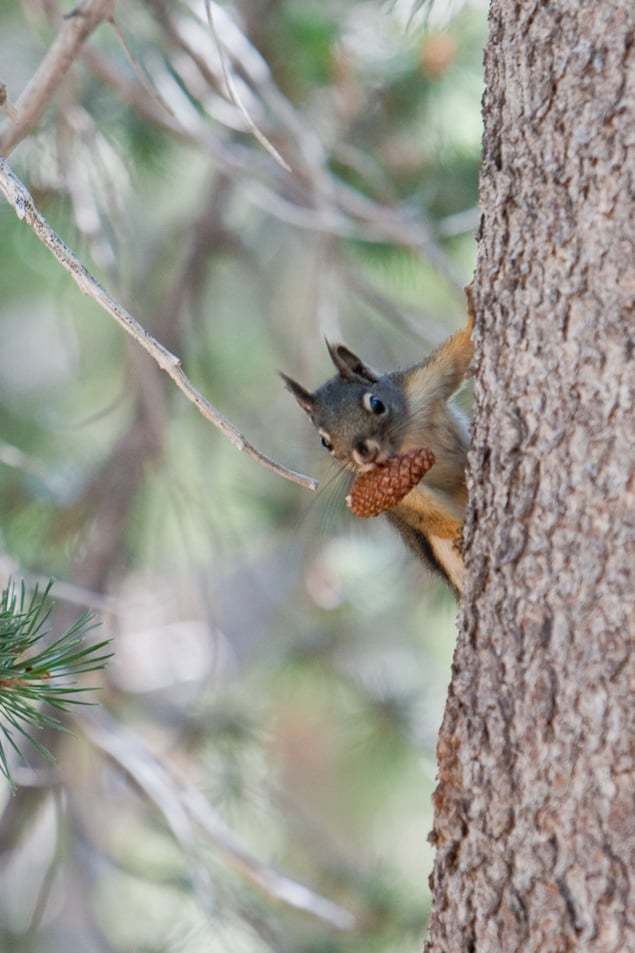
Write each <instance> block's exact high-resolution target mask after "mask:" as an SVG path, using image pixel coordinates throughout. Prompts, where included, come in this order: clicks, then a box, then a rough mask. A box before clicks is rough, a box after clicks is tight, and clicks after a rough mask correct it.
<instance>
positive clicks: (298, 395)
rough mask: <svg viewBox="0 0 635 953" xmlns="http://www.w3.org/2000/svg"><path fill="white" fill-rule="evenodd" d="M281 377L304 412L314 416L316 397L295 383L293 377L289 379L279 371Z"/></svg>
mask: <svg viewBox="0 0 635 953" xmlns="http://www.w3.org/2000/svg"><path fill="white" fill-rule="evenodd" d="M278 373H279V375H280V377H281V378H282V380H283V381H284V386H285V387H286V388H287V390H288V391H289V393H290V394H293V396H294V397H295V399H296V400H297V402H298V403H299V405H300V407H301V408H302V410H303V411H304V412H305V413H307V414H312V413H313V411H314V410H315V397H314V396H313V394H311V393H310V392H309V391H308V390H305V388H304V387H303V386H302V384H298V382H297V381H294V380H293V378H292V377H287V375H286V374H283V373H282V371H278Z"/></svg>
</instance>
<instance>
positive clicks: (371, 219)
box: [0, 0, 486, 953]
mask: <svg viewBox="0 0 635 953" xmlns="http://www.w3.org/2000/svg"><path fill="white" fill-rule="evenodd" d="M69 9H70V4H62V3H58V2H57V0H23V2H22V3H20V2H16V0H4V2H3V4H2V8H1V11H0V80H2V81H3V82H4V83H6V85H7V88H8V91H9V95H10V97H11V98H12V99H13V100H14V101H15V100H16V99H17V97H18V95H19V93H20V91H21V90H22V88H23V86H24V84H25V83H26V82H27V81H28V79H29V78H30V77H31V75H32V74H33V72H34V69H35V67H36V66H37V63H38V62H39V60H40V59H41V57H42V55H43V52H44V50H45V49H46V48H47V47H48V46H49V45H50V43H51V42H52V40H53V38H54V36H55V35H56V33H57V31H58V30H59V26H60V22H61V19H60V18H61V14H62V13H64V12H68V10H69ZM211 9H212V14H213V20H212V26H211V28H210V24H209V23H208V20H207V17H206V11H205V6H204V4H203V3H197V2H196V0H183V2H172V0H146V2H141V0H139V2H134V3H127V4H119V5H118V7H117V10H116V18H115V22H114V24H111V25H109V24H103V25H102V26H101V27H100V28H99V29H98V30H97V32H96V34H95V35H94V37H93V38H92V39H91V40H90V41H89V43H88V45H87V47H86V48H85V50H84V52H83V54H82V55H81V56H80V57H78V60H77V62H76V63H75V64H74V67H73V69H72V72H71V74H70V78H69V80H68V81H67V82H66V83H65V85H64V87H63V89H62V91H61V92H60V94H59V95H58V96H57V98H56V100H55V103H54V104H53V105H52V106H50V107H49V109H48V110H47V112H46V114H45V118H44V120H43V121H42V122H41V123H40V125H39V127H38V130H37V133H36V134H35V135H32V136H31V137H30V138H29V139H28V140H26V141H25V142H23V143H22V144H21V145H20V146H19V147H18V149H17V150H16V152H15V153H14V154H13V156H12V160H11V161H12V165H13V168H14V169H15V171H16V173H17V174H18V175H20V176H21V178H23V180H24V181H25V182H26V183H27V185H28V187H29V188H30V189H31V191H32V194H33V196H34V198H35V200H36V202H37V203H38V205H39V207H40V209H41V211H42V212H43V214H44V215H45V216H46V217H47V218H48V219H49V221H50V222H51V223H52V224H53V225H54V227H55V228H56V229H57V230H58V232H59V233H60V234H61V235H62V236H63V237H64V239H65V240H66V242H67V243H68V244H69V245H70V246H71V247H72V248H73V249H74V250H75V251H76V252H77V253H78V254H79V255H80V256H81V257H82V259H83V261H84V262H85V263H86V264H87V266H88V267H89V268H90V269H91V270H92V271H93V272H94V273H96V274H97V275H98V277H99V279H100V281H102V283H103V284H104V285H105V286H106V287H107V288H108V289H109V290H110V292H111V293H112V294H113V295H114V297H115V298H116V299H117V300H119V301H121V302H122V303H123V304H124V305H125V306H126V307H127V308H129V310H130V311H131V312H132V313H133V314H134V315H135V317H137V319H138V320H139V321H140V322H141V323H142V324H143V325H144V326H145V327H147V328H148V329H149V330H150V331H151V333H152V334H154V335H155V336H156V337H157V338H158V339H159V340H160V341H161V342H162V343H163V344H165V345H166V346H167V347H168V348H169V349H170V350H172V351H173V352H174V353H176V354H178V355H179V356H180V357H181V358H182V359H183V363H184V368H185V370H186V373H187V374H188V375H189V376H190V377H191V379H192V380H193V382H194V383H195V385H196V386H197V387H198V388H200V390H201V391H202V392H203V393H204V394H205V395H206V396H207V397H208V399H209V400H211V401H212V403H214V404H215V405H216V406H217V407H218V408H220V410H221V411H222V412H223V413H224V414H225V415H226V416H227V417H228V418H229V419H230V420H231V421H232V422H233V424H234V425H235V426H236V427H237V428H238V429H239V430H240V431H241V433H243V434H244V435H245V436H246V437H247V438H248V439H249V440H250V441H252V442H253V443H254V444H255V445H256V446H257V447H258V448H259V449H260V450H262V451H263V452H265V453H267V454H268V455H270V456H272V457H273V458H274V459H275V460H277V461H279V462H280V463H283V464H285V465H288V466H292V467H294V468H297V469H298V470H300V471H302V472H304V473H307V474H310V475H312V476H314V477H316V478H318V479H319V480H320V490H319V492H318V493H317V494H312V493H310V492H309V491H307V490H305V489H303V488H301V487H299V486H295V485H293V484H292V483H290V482H286V481H285V480H283V479H281V478H280V477H277V476H275V475H274V474H272V473H270V472H268V471H267V470H265V469H263V468H261V467H259V466H258V465H257V464H256V463H255V462H254V461H253V460H251V459H249V458H248V457H247V456H245V455H244V454H241V453H239V452H238V451H237V450H236V449H235V448H234V447H232V446H231V445H230V443H229V442H228V441H227V440H226V439H225V438H224V437H223V436H222V435H221V434H220V433H219V432H218V431H217V430H215V429H214V427H212V425H211V424H210V423H209V422H207V421H206V420H204V419H203V417H201V416H200V415H199V414H198V412H197V411H196V409H195V407H194V406H193V405H192V404H191V403H189V402H188V401H186V400H185V398H184V397H183V395H182V394H181V393H180V392H179V391H178V390H177V389H176V387H175V386H174V384H173V383H172V382H171V381H170V380H169V379H168V378H167V376H166V375H165V374H163V373H162V372H161V371H159V370H158V368H157V367H156V366H155V365H154V364H153V363H152V362H151V361H150V360H149V359H148V358H147V357H146V356H145V355H144V354H143V353H142V352H141V351H140V349H139V347H138V345H136V344H135V343H134V342H133V341H132V340H130V339H128V338H127V337H126V335H125V334H124V332H123V331H122V330H121V328H120V327H119V326H117V325H116V324H115V323H114V322H113V321H112V319H111V318H110V317H108V316H107V315H106V314H105V313H104V312H102V311H100V310H99V309H98V308H97V306H96V305H95V304H94V303H93V302H92V301H90V300H89V299H87V298H85V297H83V296H82V295H81V294H80V293H79V291H78V289H77V288H76V286H75V285H74V284H73V282H72V281H71V280H70V278H69V277H68V276H67V275H66V274H65V273H64V272H63V271H62V270H61V268H60V267H59V266H58V265H57V263H56V262H55V261H54V260H53V258H52V257H51V255H50V254H49V252H48V251H47V250H46V249H45V248H43V246H41V245H40V244H39V242H38V241H37V239H36V238H35V237H34V235H33V234H32V232H31V231H30V229H29V228H27V227H26V226H25V225H24V224H22V223H20V222H19V221H18V220H17V218H16V217H15V214H14V212H13V210H12V209H10V208H9V206H8V205H6V204H4V203H1V204H0V235H1V237H2V256H1V257H0V408H1V411H0V507H1V513H2V519H1V521H0V577H1V581H2V583H3V584H4V583H5V582H6V580H7V579H8V578H9V577H13V578H14V579H17V580H20V579H25V580H26V582H27V584H29V585H32V584H33V583H35V582H36V581H37V580H42V579H44V580H46V579H48V578H49V577H52V578H54V579H55V580H56V583H55V587H54V596H55V599H56V611H55V625H56V626H60V627H61V626H63V625H67V624H68V623H69V622H70V621H72V620H73V619H74V618H75V617H76V616H77V614H78V613H79V612H80V611H82V610H83V609H85V608H89V609H91V610H93V612H94V613H95V615H96V616H97V618H98V620H99V622H100V629H99V631H98V633H97V634H96V635H95V637H99V638H103V637H110V638H111V639H112V648H113V651H114V657H113V659H112V660H111V661H110V663H109V664H108V666H107V668H106V670H105V672H103V673H100V674H99V675H96V674H93V675H91V676H86V680H85V684H87V685H88V684H90V685H99V688H100V690H99V692H98V693H97V694H96V695H95V696H94V698H95V700H96V701H98V705H96V706H95V707H92V708H90V709H83V710H80V711H79V712H75V714H74V715H73V716H68V717H67V719H66V726H67V727H68V728H69V729H70V731H69V732H68V733H61V732H54V733H51V734H50V735H48V736H47V737H46V738H43V740H44V741H45V742H46V744H47V746H48V747H49V748H50V749H51V750H52V752H53V753H54V755H55V761H54V762H53V763H48V762H47V761H46V760H44V759H43V758H42V757H41V756H40V755H39V754H38V753H37V752H36V751H33V750H28V749H25V751H24V754H25V761H24V762H22V763H21V762H19V761H18V760H17V759H14V760H13V761H12V769H13V773H14V779H15V782H16V787H15V790H14V791H13V792H12V791H11V789H10V787H9V785H8V784H7V783H5V781H4V780H0V811H1V813H0V951H2V953H5V951H6V953H14V951H19V953H27V951H28V953H58V951H60V953H61V951H64V953H92V951H98V953H101V951H106V953H110V951H116V953H160V951H161V953H163V951H165V953H198V951H205V953H215V951H219V953H220V951H226V950H227V951H231V953H242V951H244V953H260V951H276V953H287V951H288V953H344V951H347V953H348V951H350V953H355V951H360V953H361V951H364V953H369V951H376V953H380V951H382V953H383V951H390V953H402V951H403V953H405V951H413V950H417V949H419V948H420V946H421V943H422V937H423V932H424V928H425V920H426V915H427V910H428V886H427V878H428V874H429V871H430V868H431V858H432V848H431V847H429V845H428V844H427V840H426V838H427V834H428V831H429V830H430V826H431V800H430V798H431V793H432V791H433V788H434V774H435V757H434V744H435V734H436V731H437V728H438V725H439V722H440V718H441V715H442V707H443V702H444V695H445V690H446V686H447V682H448V679H449V668H450V660H451V653H452V648H453V640H454V619H455V613H456V605H455V602H454V599H453V597H452V596H451V595H450V593H449V592H448V591H447V590H446V589H445V588H444V587H443V586H442V585H441V584H440V583H437V582H434V581H432V580H431V579H430V578H428V577H427V576H426V575H425V573H424V571H423V569H422V568H421V567H420V566H419V565H418V564H417V563H416V562H414V561H413V560H412V559H411V558H410V557H409V556H408V554H407V553H406V552H405V550H404V549H403V547H402V544H401V542H400V540H399V538H398V537H397V536H396V535H393V534H392V533H391V531H390V529H389V527H388V526H386V525H384V524H383V522H382V521H381V520H371V521H368V522H365V521H361V520H360V521H355V520H354V519H353V517H351V516H350V514H348V513H347V511H346V508H345V504H344V495H345V484H343V483H342V481H341V479H340V478H338V476H337V473H334V471H333V470H332V469H330V458H329V456H328V454H326V452H325V451H324V450H323V449H322V448H321V447H320V444H319V438H318V437H317V435H316V434H315V433H314V432H313V431H312V429H311V426H310V424H309V423H308V421H307V420H306V419H305V418H304V416H303V415H302V413H301V412H300V410H299V409H298V408H297V406H296V405H295V403H294V401H293V400H292V398H291V397H290V396H289V395H288V394H287V393H286V392H285V391H284V390H283V388H282V386H281V382H280V380H279V378H278V377H277V373H276V372H277V370H278V369H282V370H284V371H286V372H287V373H289V374H290V375H291V376H293V377H295V378H296V379H298V380H300V381H301V382H302V383H303V384H304V385H305V386H307V387H309V388H314V387H315V386H317V385H319V384H320V383H322V381H323V380H324V379H325V378H326V377H327V376H330V374H331V373H332V369H331V367H330V365H329V361H328V357H327V354H326V350H325V347H324V343H323V338H324V335H327V336H328V337H330V338H335V339H340V340H343V341H345V342H346V343H347V344H348V345H349V346H350V347H351V348H352V349H353V350H355V351H356V352H358V353H359V354H361V355H362V356H363V357H364V359H366V360H368V362H369V363H371V364H372V365H374V366H377V367H379V368H382V369H385V370H389V369H392V368H394V367H397V366H404V365H407V364H409V363H414V362H416V361H418V360H419V359H420V358H421V357H422V356H423V355H424V354H425V353H427V352H428V351H429V350H431V349H432V348H433V347H434V346H436V344H438V343H439V342H440V341H441V340H442V339H443V338H444V337H445V336H447V334H448V333H449V332H451V331H452V330H454V329H455V328H457V327H459V326H460V325H461V324H462V322H463V320H464V307H463V294H462V290H461V289H462V286H463V285H464V284H465V283H467V281H469V279H470V277H471V272H472V266H473V258H474V247H475V243H474V232H475V229H476V227H477V224H478V214H477V210H476V203H477V172H478V159H479V146H480V135H481V128H480V97H481V58H482V47H483V43H484V39H485V27H486V22H485V21H486V9H485V3H484V2H478V3H477V2H465V3H463V2H460V0H456V2H444V0H437V2H436V3H434V5H433V6H432V7H426V6H424V7H422V8H420V9H418V10H413V6H412V3H411V2H410V0H409V2H403V3H401V2H394V3H390V2H385V3H382V2H379V0H374V2H354V0H315V2H313V0H235V2H233V3H227V4H224V5H220V6H218V5H215V4H213V5H212V6H211ZM220 49H222V50H223V51H224V54H223V56H222V57H221V55H220V53H219V50H220ZM224 73H225V74H229V77H230V79H229V82H230V89H229V91H228V89H227V82H226V79H225V78H224V75H223V74H224ZM245 113H247V114H248V116H249V119H247V118H246V116H245ZM254 124H255V125H256V126H257V128H258V130H259V133H260V135H261V138H262V137H263V136H264V137H266V139H267V141H268V143H269V144H270V145H269V151H267V148H265V147H263V146H262V145H261V144H260V143H259V142H258V141H256V138H255V137H254V135H253V134H252V130H251V126H252V125H254ZM274 149H275V150H277V152H278V153H279V154H280V155H281V156H282V157H283V160H284V162H285V163H286V164H287V165H288V166H289V169H290V171H287V170H286V169H285V168H284V167H283V165H282V164H281V163H280V162H279V161H277V159H276V156H275V155H274V154H273V151H274ZM462 399H463V400H465V401H467V400H468V397H466V396H465V395H463V398H462Z"/></svg>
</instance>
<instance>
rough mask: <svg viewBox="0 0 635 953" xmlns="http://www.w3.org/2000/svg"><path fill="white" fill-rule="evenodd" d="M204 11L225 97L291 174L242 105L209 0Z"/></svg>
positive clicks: (283, 160)
mask: <svg viewBox="0 0 635 953" xmlns="http://www.w3.org/2000/svg"><path fill="white" fill-rule="evenodd" d="M205 10H206V13H207V22H208V24H209V28H210V30H211V33H212V36H213V37H214V42H215V43H216V48H217V49H218V57H219V59H220V66H221V71H222V74H223V81H224V83H225V88H226V90H227V95H228V96H229V98H230V99H231V101H232V102H233V104H234V105H235V106H237V107H238V109H240V111H241V113H242V114H243V117H244V119H245V121H246V123H247V125H248V126H249V128H250V129H251V131H252V133H253V134H254V136H255V138H256V139H257V140H258V142H259V143H260V145H261V146H262V147H263V149H265V150H266V151H267V152H268V153H269V155H270V156H271V157H272V158H273V159H274V160H275V161H276V162H277V163H278V165H281V166H282V168H283V169H284V170H285V171H286V172H291V166H290V165H289V164H288V162H287V161H286V160H285V159H283V157H282V156H281V155H280V153H279V152H278V150H277V149H276V147H275V146H274V144H273V143H272V142H271V141H270V140H269V139H267V137H266V136H265V134H264V132H263V131H262V129H260V128H259V126H258V125H257V124H256V122H255V121H254V120H253V118H252V116H251V113H250V112H249V110H248V109H247V107H246V106H245V104H244V103H243V101H242V99H241V98H240V96H239V95H238V90H237V89H236V84H235V83H234V81H233V79H232V76H231V73H230V67H229V66H228V65H227V61H226V59H225V50H224V48H223V42H222V40H221V38H220V36H219V35H218V31H217V29H216V24H215V23H214V15H213V14H212V5H211V3H210V0H205Z"/></svg>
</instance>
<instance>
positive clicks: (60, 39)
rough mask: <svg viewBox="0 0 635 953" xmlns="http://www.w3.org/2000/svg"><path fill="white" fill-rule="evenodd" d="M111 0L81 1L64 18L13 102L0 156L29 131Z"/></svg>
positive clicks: (108, 12)
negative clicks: (29, 78)
mask: <svg viewBox="0 0 635 953" xmlns="http://www.w3.org/2000/svg"><path fill="white" fill-rule="evenodd" d="M113 8H114V0H85V2H84V3H79V4H78V5H77V6H76V7H75V8H74V9H73V10H71V12H70V13H68V14H67V15H66V16H65V17H64V22H63V25H62V28H61V29H60V31H59V33H58V34H57V36H56V38H55V40H54V41H53V43H52V45H51V46H50V47H49V49H48V51H47V53H46V55H45V56H44V59H43V60H42V62H41V63H40V65H39V66H38V68H37V70H36V71H35V73H34V74H33V76H32V78H31V80H30V82H29V83H27V85H26V87H25V89H24V90H23V91H22V94H21V95H20V97H19V99H18V101H17V103H16V104H15V115H14V117H12V121H11V124H10V125H9V126H8V128H7V129H6V130H5V131H4V132H3V134H2V136H0V155H3V156H8V155H9V153H10V152H11V150H12V149H14V148H15V147H16V146H17V144H18V143H19V142H21V141H22V139H24V138H25V136H28V134H29V133H30V132H31V130H32V129H33V127H34V126H35V125H36V123H37V121H38V120H39V118H40V116H41V115H42V113H43V111H44V109H45V107H46V104H47V103H48V102H49V100H50V99H51V97H52V96H53V95H54V94H55V92H56V90H57V88H58V86H59V85H60V83H61V81H62V80H63V78H64V76H65V75H66V73H67V72H68V70H69V68H70V66H71V65H72V63H73V60H74V59H75V57H76V56H77V53H78V51H79V49H80V47H81V46H82V44H83V43H84V41H85V40H86V39H87V37H88V36H90V34H91V33H92V32H93V30H94V29H95V28H96V27H97V26H99V24H100V23H101V22H102V21H103V20H108V19H110V17H111V16H112V13H113Z"/></svg>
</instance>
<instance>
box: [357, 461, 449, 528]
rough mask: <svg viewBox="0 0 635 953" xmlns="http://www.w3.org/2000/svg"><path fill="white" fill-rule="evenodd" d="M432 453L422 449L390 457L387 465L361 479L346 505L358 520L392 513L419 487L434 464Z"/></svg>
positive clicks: (378, 467)
mask: <svg viewBox="0 0 635 953" xmlns="http://www.w3.org/2000/svg"><path fill="white" fill-rule="evenodd" d="M434 460H435V458H434V454H433V453H432V451H431V450H426V449H425V448H423V447H420V448H419V449H417V450H409V451H408V453H399V454H395V456H393V457H390V458H389V459H388V460H387V461H386V462H385V463H382V464H380V465H379V466H377V467H375V469H374V470H369V471H368V472H367V473H362V474H360V476H358V477H357V478H356V479H355V481H354V483H353V485H352V487H351V492H350V493H349V494H348V496H347V497H346V505H347V506H348V508H349V509H350V510H351V512H352V513H354V514H355V516H361V517H367V516H379V514H380V513H385V512H386V511H387V510H391V509H392V508H393V507H394V506H397V504H398V503H401V501H402V500H403V498H404V497H405V496H407V495H408V493H410V491H411V490H412V489H413V487H415V486H416V485H417V483H418V482H419V480H420V479H421V478H422V477H423V476H425V474H426V473H427V472H428V470H429V469H430V467H431V466H432V465H433V464H434Z"/></svg>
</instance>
